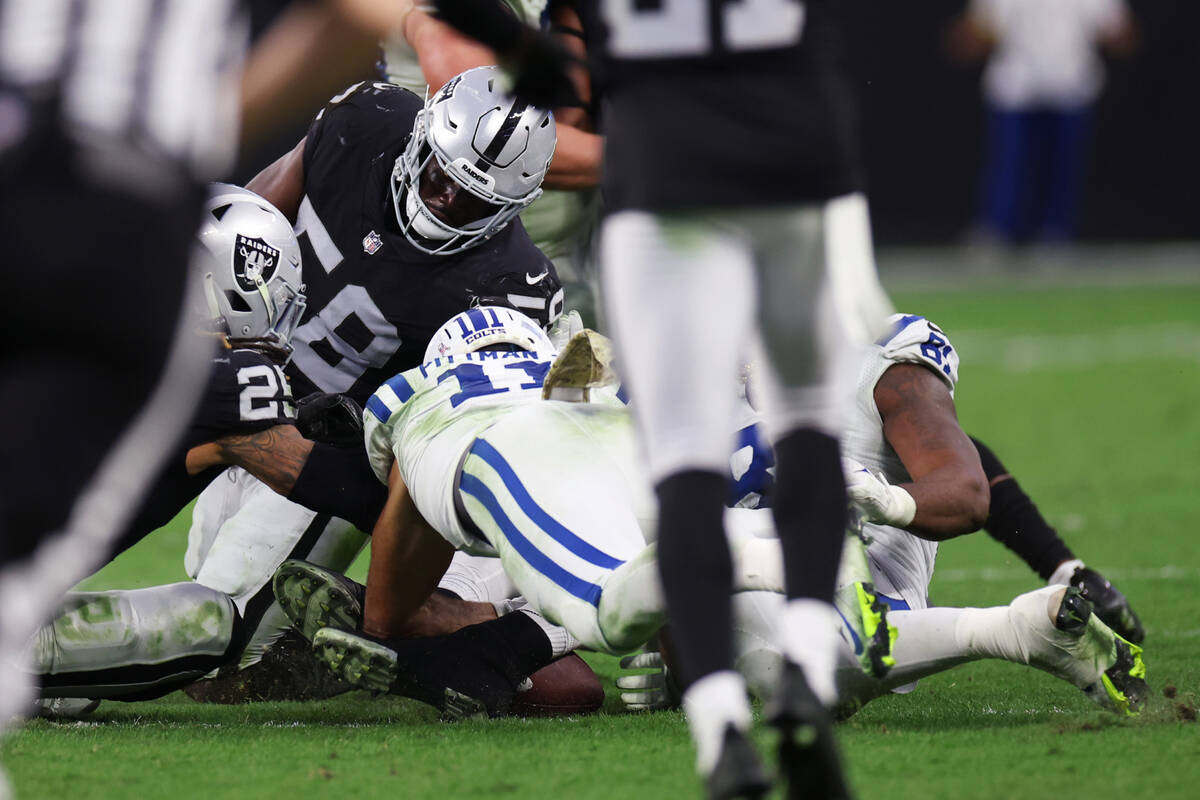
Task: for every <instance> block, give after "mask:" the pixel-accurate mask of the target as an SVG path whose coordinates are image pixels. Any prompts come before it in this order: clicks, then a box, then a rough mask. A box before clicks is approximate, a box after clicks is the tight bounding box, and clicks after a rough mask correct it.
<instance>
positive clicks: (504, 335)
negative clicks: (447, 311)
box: [425, 306, 557, 363]
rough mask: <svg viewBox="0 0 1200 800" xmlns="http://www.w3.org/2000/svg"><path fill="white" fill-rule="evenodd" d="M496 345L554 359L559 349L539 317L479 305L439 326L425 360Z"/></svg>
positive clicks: (500, 307) (471, 351)
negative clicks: (539, 320) (538, 320)
mask: <svg viewBox="0 0 1200 800" xmlns="http://www.w3.org/2000/svg"><path fill="white" fill-rule="evenodd" d="M494 345H509V346H510V347H511V349H513V350H525V351H528V352H529V353H532V354H533V355H535V356H537V357H538V358H541V359H551V358H554V354H555V353H556V352H557V351H556V350H555V349H554V345H553V344H551V343H550V338H549V337H548V336H546V332H545V331H543V330H542V327H541V326H540V325H538V324H537V321H536V320H534V319H531V318H530V317H527V316H525V315H524V314H522V313H521V312H520V311H514V310H513V309H511V308H504V307H503V306H477V307H475V308H472V309H469V310H467V311H464V312H462V313H461V314H456V315H454V316H453V317H451V318H450V319H448V320H447V321H446V323H445V324H444V325H442V327H441V328H438V332H437V333H435V334H434V335H433V338H432V339H430V340H429V346H428V347H426V348H425V362H426V363H428V362H430V361H433V360H434V359H435V358H443V357H444V356H452V355H461V354H463V353H474V352H475V351H476V350H482V349H483V348H485V347H493V346H494Z"/></svg>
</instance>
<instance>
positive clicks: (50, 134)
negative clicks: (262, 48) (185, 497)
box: [0, 0, 244, 793]
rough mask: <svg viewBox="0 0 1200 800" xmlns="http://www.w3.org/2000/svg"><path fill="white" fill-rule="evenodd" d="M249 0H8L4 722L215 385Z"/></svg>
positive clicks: (0, 369) (2, 35) (0, 134)
mask: <svg viewBox="0 0 1200 800" xmlns="http://www.w3.org/2000/svg"><path fill="white" fill-rule="evenodd" d="M238 6H239V4H237V3H235V2H234V0H191V1H190V2H179V3H171V4H167V5H158V4H155V3H152V2H150V1H149V0H133V1H131V2H124V3H110V2H106V1H104V0H4V1H3V2H0V235H2V237H3V240H4V242H5V248H6V255H5V257H4V267H3V274H4V278H5V280H6V281H7V282H8V283H9V285H10V286H12V287H14V291H15V294H12V295H10V299H11V300H12V308H11V309H10V311H11V313H8V314H6V315H5V320H4V323H3V333H4V345H3V355H2V356H0V361H2V364H0V375H2V377H0V381H2V387H0V397H2V398H3V408H4V420H3V423H2V425H3V427H2V430H0V463H2V464H3V465H4V467H3V477H2V479H0V685H2V686H3V691H2V692H0V726H5V725H7V723H8V721H9V719H10V717H11V716H12V715H13V714H14V713H15V712H17V711H18V710H21V709H22V708H23V706H24V704H25V703H26V702H27V699H28V695H27V692H26V691H25V689H24V687H23V686H22V681H21V680H20V679H19V678H18V677H17V675H15V674H12V673H10V672H9V670H10V669H11V667H10V659H12V658H14V657H15V654H16V652H18V650H19V649H20V648H21V647H22V646H23V645H24V642H25V641H26V639H27V638H28V637H29V635H31V634H32V633H33V631H34V630H36V628H37V627H38V626H39V625H40V624H41V623H42V622H43V621H44V620H45V619H47V618H48V617H49V615H50V614H51V612H52V609H53V607H54V605H55V604H56V603H57V602H58V600H59V598H60V597H61V596H62V593H63V592H64V591H65V590H66V589H68V588H69V587H70V586H71V585H72V584H74V583H75V582H76V581H77V580H79V579H80V578H82V577H84V576H85V575H86V574H87V573H88V572H90V571H91V570H92V569H94V568H95V567H97V566H98V565H99V564H101V563H103V562H104V560H105V559H106V558H107V557H108V555H109V553H110V548H111V545H112V541H113V537H114V536H116V535H117V533H118V532H119V531H120V530H121V529H122V528H123V527H124V526H125V524H126V523H127V522H128V521H129V518H130V516H131V515H132V514H133V512H134V510H135V509H136V508H137V507H138V504H139V503H140V501H141V499H142V497H143V494H144V492H145V491H146V489H147V488H148V487H149V485H150V484H151V483H152V482H153V480H154V477H155V475H156V473H157V471H158V469H159V467H160V465H161V464H162V462H163V459H164V458H165V457H166V456H167V454H168V452H169V451H170V449H171V448H172V447H173V446H174V445H175V443H176V439H177V437H178V436H179V434H180V433H182V431H183V428H184V426H185V425H186V423H187V419H188V416H189V414H190V413H191V410H192V408H193V407H194V404H195V402H196V398H197V396H198V394H199V392H200V390H201V388H202V387H203V382H204V378H205V370H204V369H203V359H204V347H203V343H202V342H200V341H198V340H197V339H196V338H195V337H193V336H191V335H190V334H188V333H187V332H186V331H178V330H177V327H178V326H179V321H180V313H179V312H180V308H181V306H182V301H183V298H184V295H185V287H186V286H187V280H188V277H187V269H186V264H187V262H188V254H189V250H190V247H191V242H192V234H193V233H194V231H195V227H196V224H197V222H198V221H199V215H200V203H201V200H202V199H203V189H202V186H203V181H204V180H206V179H208V178H211V177H213V176H216V175H218V174H220V173H221V172H222V171H223V170H224V169H226V168H227V167H228V165H229V163H230V159H231V156H232V154H233V151H234V143H235V141H236V123H237V119H236V109H237V103H236V94H235V85H234V84H232V83H231V82H230V80H231V79H232V80H236V72H235V71H229V70H230V69H231V68H233V67H235V66H236V65H237V62H238V59H239V58H240V52H241V49H242V47H243V46H244V35H243V34H244V28H243V26H242V19H241V15H240V10H239V8H238ZM155 7H157V12H158V13H152V9H153V8H155ZM67 232H69V235H67ZM122 307H123V308H128V309H130V310H133V309H136V319H132V318H131V317H129V316H128V315H125V314H121V313H118V312H116V311H114V309H116V308H122ZM31 330H39V331H40V333H39V334H38V335H37V336H36V337H32V340H31V337H29V336H28V335H27V334H28V332H29V331H31ZM22 332H24V333H22ZM76 415H84V416H86V420H87V424H77V422H72V421H70V419H69V417H75V418H77V417H76ZM0 793H3V789H0Z"/></svg>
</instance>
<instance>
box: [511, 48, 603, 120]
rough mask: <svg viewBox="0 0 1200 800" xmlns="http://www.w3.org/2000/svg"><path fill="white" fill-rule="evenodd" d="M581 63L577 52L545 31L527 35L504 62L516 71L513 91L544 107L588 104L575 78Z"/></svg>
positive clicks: (513, 78) (514, 72) (512, 73)
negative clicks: (580, 93) (582, 96)
mask: <svg viewBox="0 0 1200 800" xmlns="http://www.w3.org/2000/svg"><path fill="white" fill-rule="evenodd" d="M577 64H579V59H578V58H576V57H575V55H574V54H573V53H571V52H570V51H569V50H567V48H565V47H563V46H562V45H561V44H559V43H558V42H557V41H555V40H554V39H552V38H550V37H549V36H547V35H545V34H543V33H538V34H535V35H532V36H526V37H525V38H524V39H523V41H522V42H521V45H520V46H519V47H518V48H517V49H516V50H514V51H513V52H512V53H511V55H509V56H508V57H507V58H505V59H504V60H503V62H502V66H504V67H505V69H506V70H507V71H508V72H509V73H510V74H511V75H512V87H511V91H512V94H513V95H515V96H517V97H519V98H521V99H522V100H525V101H527V102H530V103H533V104H534V105H535V106H539V107H541V108H557V107H559V106H582V105H583V104H584V103H583V98H581V97H580V96H579V90H578V89H577V88H576V87H575V82H574V81H573V80H571V69H572V67H574V66H576V65H577Z"/></svg>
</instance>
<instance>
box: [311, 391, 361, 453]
mask: <svg viewBox="0 0 1200 800" xmlns="http://www.w3.org/2000/svg"><path fill="white" fill-rule="evenodd" d="M362 416H363V412H362V408H360V407H359V405H358V403H356V402H354V400H353V399H352V398H350V397H347V396H346V395H344V394H334V393H332V392H313V393H312V394H310V395H307V396H305V397H302V398H300V399H299V400H298V401H297V402H296V428H297V430H299V431H300V435H301V436H303V437H304V438H305V439H312V440H313V441H314V442H323V443H325V444H332V445H335V446H337V447H362V446H363V419H362Z"/></svg>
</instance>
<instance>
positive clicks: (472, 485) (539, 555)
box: [459, 472, 600, 607]
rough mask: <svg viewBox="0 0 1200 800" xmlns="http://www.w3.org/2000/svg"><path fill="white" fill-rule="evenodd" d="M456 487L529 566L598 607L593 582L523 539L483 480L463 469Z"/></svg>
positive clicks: (595, 588)
mask: <svg viewBox="0 0 1200 800" xmlns="http://www.w3.org/2000/svg"><path fill="white" fill-rule="evenodd" d="M459 488H460V489H461V490H462V491H463V493H464V494H468V495H470V496H471V497H474V498H475V499H476V500H478V501H479V502H480V503H482V504H483V507H484V508H485V509H487V512H488V514H490V515H491V517H492V519H493V520H494V521H495V523H496V524H497V525H498V526H500V530H501V531H502V532H503V533H504V537H505V538H506V539H508V542H509V544H511V545H512V546H513V549H514V550H516V551H517V554H518V555H520V556H521V558H523V559H525V561H526V563H528V564H529V566H531V567H533V568H534V569H536V570H537V571H538V572H540V573H542V574H543V575H545V576H546V577H547V578H549V579H550V580H552V581H554V583H556V584H558V585H559V586H560V587H562V588H563V589H565V590H566V591H567V592H570V593H571V594H572V595H574V596H575V597H578V598H579V599H581V600H586V601H587V602H589V603H591V604H592V605H594V606H597V607H599V605H600V587H599V586H597V585H596V584H594V583H589V582H588V581H585V580H584V579H583V578H580V577H578V576H577V575H573V574H571V573H570V572H568V571H567V570H565V569H563V568H562V567H561V566H559V565H558V564H556V563H555V562H554V561H553V560H552V559H551V558H550V557H549V556H547V555H546V554H545V553H543V552H542V551H541V550H538V549H537V547H536V546H535V545H534V544H533V542H531V541H529V540H528V539H526V538H525V536H524V535H522V533H521V531H520V530H518V529H517V526H516V525H515V524H514V523H513V521H512V520H511V519H509V517H508V515H507V514H505V513H504V509H503V508H501V506H500V502H499V501H498V500H497V499H496V495H494V494H493V493H492V491H491V489H489V488H488V487H487V486H485V485H484V483H483V481H481V480H479V479H478V478H476V477H475V476H474V475H471V474H470V473H468V472H463V474H462V480H461V481H460V483H459Z"/></svg>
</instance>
